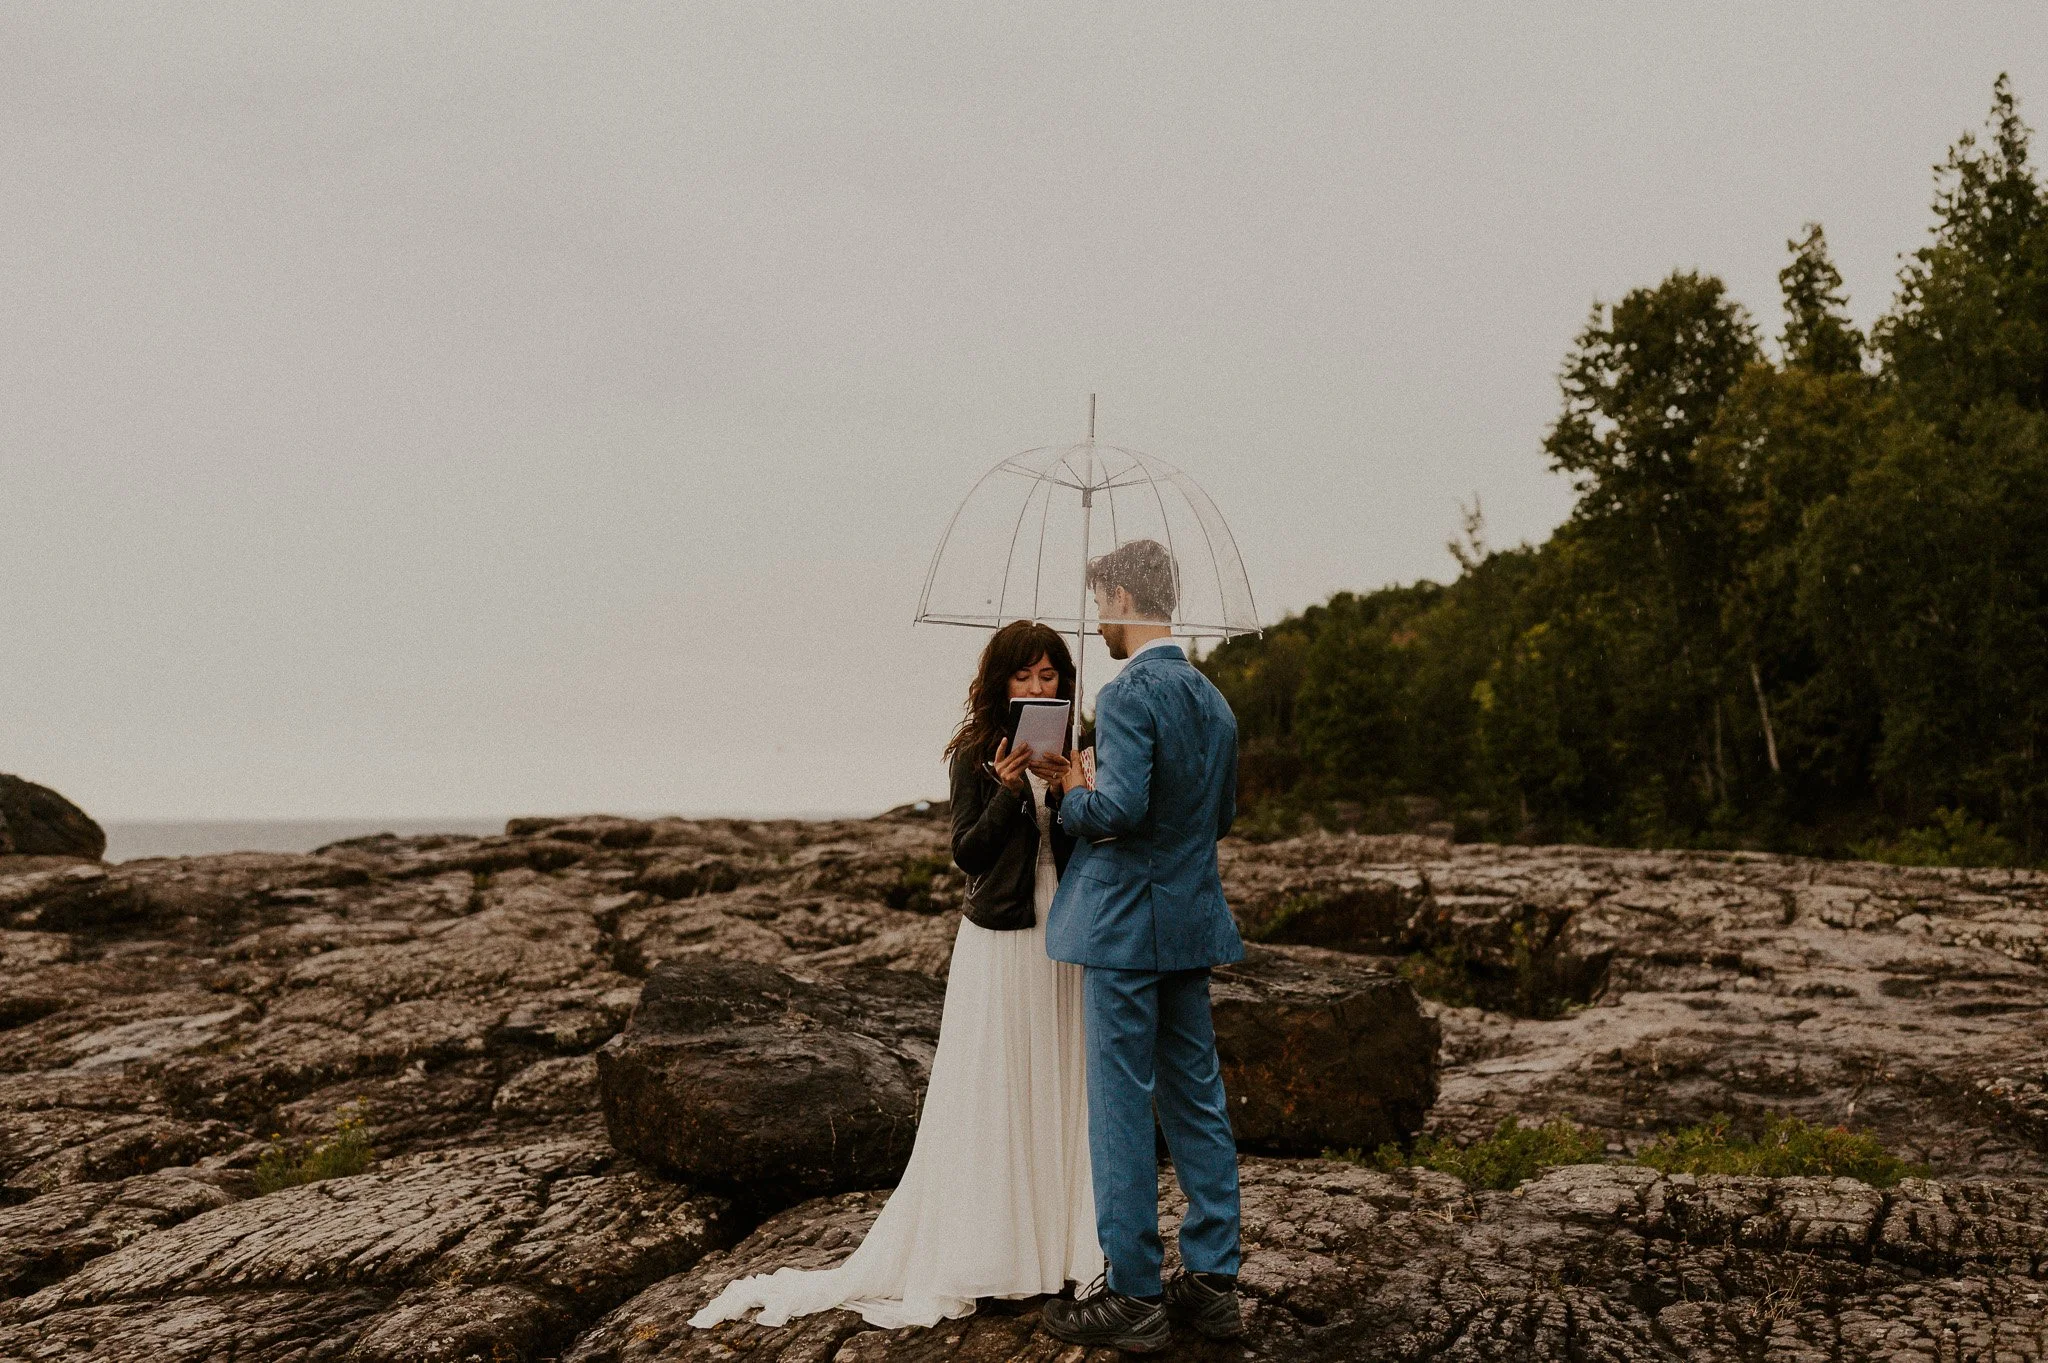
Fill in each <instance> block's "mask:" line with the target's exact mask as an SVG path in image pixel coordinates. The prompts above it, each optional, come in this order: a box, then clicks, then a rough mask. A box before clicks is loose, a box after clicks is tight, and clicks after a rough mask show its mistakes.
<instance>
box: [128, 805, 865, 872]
mask: <svg viewBox="0 0 2048 1363" xmlns="http://www.w3.org/2000/svg"><path fill="white" fill-rule="evenodd" d="M880 812H881V811H880V810H793V811H780V812H776V813H763V812H760V811H747V812H744V813H733V814H691V815H685V816H682V817H687V818H695V819H716V818H735V819H856V818H864V817H866V816H868V815H871V814H879V813H880ZM522 817H526V816H523V815H517V814H514V815H508V816H506V818H503V819H485V818H445V819H435V818H403V819H378V818H365V819H106V820H102V821H101V823H100V827H101V828H103V829H105V830H106V834H107V853H106V859H107V860H108V861H140V860H142V859H143V858H145V857H203V856H215V855H218V854H220V853H222V852H310V851H312V850H313V849H315V848H316V847H325V846H326V845H327V844H329V843H331V842H341V841H343V840H345V839H348V838H366V837H369V836H370V835H372V834H375V833H395V834H397V835H398V836H399V837H402V838H407V837H418V836H420V835H421V834H426V833H458V834H464V835H467V836H470V837H489V836H491V835H493V834H497V833H502V832H504V831H505V824H506V822H507V819H512V818H522ZM563 817H575V816H573V815H565V816H563ZM624 817H627V818H642V819H654V818H666V817H671V816H668V815H660V814H632V815H626V816H624Z"/></svg>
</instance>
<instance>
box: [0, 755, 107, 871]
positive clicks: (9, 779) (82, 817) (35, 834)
mask: <svg viewBox="0 0 2048 1363" xmlns="http://www.w3.org/2000/svg"><path fill="white" fill-rule="evenodd" d="M106 852H107V835H106V832H105V831H104V830H103V829H101V827H100V826H99V825H98V824H96V823H94V822H93V821H92V818H91V816H90V815H88V814H87V813H86V812H85V811H84V810H82V809H80V808H79V807H78V806H77V805H75V804H72V803H71V801H69V800H67V799H65V798H64V797H63V796H62V795H59V794H58V793H57V792H56V791H54V790H51V789H50V788H49V787H48V786H39V785H37V784H36V783H35V782H33V781H24V780H22V779H21V778H20V777H19V776H8V775H6V774H5V773H0V857H5V856H17V857H85V858H87V859H89V860H92V861H98V860H99V859H100V858H101V857H103V856H105V855H106Z"/></svg>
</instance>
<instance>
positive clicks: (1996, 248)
mask: <svg viewBox="0 0 2048 1363" xmlns="http://www.w3.org/2000/svg"><path fill="white" fill-rule="evenodd" d="M1988 128H1989V134H1990V141H1989V145H1982V144H1980V143H1979V142H1978V140H1977V139H1976V138H1975V137H1974V136H1972V135H1970V134H1968V133H1965V134H1964V135H1963V137H1962V138H1961V139H1960V140H1959V141H1958V142H1957V143H1956V145H1955V147H1954V148H1953V149H1951V151H1950V152H1949V155H1948V159H1947V160H1946V161H1945V162H1943V164H1942V165H1941V166H1939V167H1937V168H1936V172H1935V174H1936V186H1937V192H1936V197H1935V204H1934V211H1935V224H1934V231H1933V237H1934V239H1933V241H1931V242H1930V243H1929V244H1927V245H1926V246H1923V247H1921V248H1920V249H1919V250H1917V251H1915V252H1914V253H1913V259H1912V261H1911V263H1909V264H1908V265H1907V266H1906V268H1905V270H1904V271H1902V272H1901V274H1900V276H1899V295H1898V299H1897V301H1896V303H1895V304H1894V305H1893V307H1892V309H1891V311H1890V312H1889V313H1888V314H1887V315H1886V316H1885V317H1884V319H1883V320H1882V321H1880V322H1879V323H1878V326H1877V328H1876V336H1875V339H1876V342H1877V345H1878V348H1879V350H1880V351H1881V352H1882V355H1883V358H1884V361H1885V368H1886V371H1887V373H1888V375H1889V377H1890V378H1891V379H1892V381H1893V382H1895V383H1896V384H1897V385H1898V386H1899V388H1900V389H1901V391H1902V392H1903V393H1904V394H1905V396H1906V398H1907V400H1908V402H1909V404H1910V405H1911V406H1912V407H1913V408H1914V409H1915V410H1916V411H1918V412H1920V413H1921V414H1922V415H1923V416H1925V417H1926V418H1927V419H1929V420H1931V421H1933V422H1935V423H1936V424H1937V425H1939V426H1940V427H1941V428H1942V429H1943V430H1945V431H1947V432H1948V433H1950V434H1951V435H1953V434H1955V433H1957V432H1959V431H1960V430H1961V429H1962V425H1963V423H1964V421H1965V420H1966V418H1967V417H1968V415H1969V413H1970V411H1971V409H1972V408H1974V407H1976V406H1977V405H1978V404H1979V403H1982V402H1985V401H1988V400H1991V399H1993V398H1996V397H2000V396H2004V397H2009V398H2011V399H2013V400H2014V401H2016V402H2017V403H2019V405H2020V406H2022V407H2025V408H2027V409H2029V410H2031V411H2037V412H2038V411H2043V410H2048V205H2044V203H2043V198H2042V191H2041V186H2040V184H2039V182H2038V181H2036V180H2035V178H2034V174H2033V171H2032V169H2031V167H2030V166H2029V165H2028V163H2027V152H2028V129H2027V126H2026V124H2025V123H2023V122H2021V121H2020V116H2019V102H2018V100H2017V99H2015V98H2014V96H2013V93H2012V85H2011V82H2010V81H2009V80H2008V79H2007V78H2006V77H2004V76H2000V77H1999V78H1998V82H1997V84H1996V85H1995V86H1994V87H1993V92H1992V102H1991V115H1990V119H1989V120H1988Z"/></svg>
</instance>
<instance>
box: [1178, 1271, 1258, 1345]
mask: <svg viewBox="0 0 2048 1363" xmlns="http://www.w3.org/2000/svg"><path fill="white" fill-rule="evenodd" d="M1166 1311H1167V1314H1168V1315H1170V1316H1172V1317H1173V1319H1175V1320H1177V1321H1180V1322H1182V1323H1184V1324H1187V1325H1192V1326H1194V1327H1195V1329H1196V1330H1197V1331H1199V1332H1200V1333H1201V1334H1203V1335H1206V1336H1208V1337H1209V1338H1210V1339H1235V1338H1237V1336H1239V1335H1241V1334H1243V1333H1244V1313H1243V1312H1242V1311H1240V1310H1239V1309H1238V1304H1237V1279H1235V1278H1226V1277H1224V1276H1222V1275H1221V1274H1217V1273H1187V1272H1181V1273H1176V1274H1174V1275H1173V1281H1172V1282H1170V1283H1168V1284H1167V1285H1166Z"/></svg>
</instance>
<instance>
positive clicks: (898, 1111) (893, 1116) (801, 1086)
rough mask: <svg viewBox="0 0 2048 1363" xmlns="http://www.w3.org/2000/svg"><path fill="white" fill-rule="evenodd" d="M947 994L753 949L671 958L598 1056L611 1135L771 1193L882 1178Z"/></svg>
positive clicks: (807, 1192)
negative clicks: (794, 963) (817, 970)
mask: <svg viewBox="0 0 2048 1363" xmlns="http://www.w3.org/2000/svg"><path fill="white" fill-rule="evenodd" d="M944 996H945V991H944V990H943V988H942V987H941V986H939V985H938V984H937V983H936V982H934V981H931V980H927V979H923V978H921V977H918V976H915V975H909V974H905V973H902V972H895V971H879V970H869V971H858V972H849V973H848V974H846V975H845V976H841V977H835V978H833V979H830V980H819V981H810V980H803V979H799V978H797V977H795V976H792V975H789V974H787V973H785V972H783V971H780V970H777V969H775V968H774V967H772V966H764V965H759V964H755V963H752V962H741V961H721V960H713V959H710V958H706V957H688V958H684V959H681V960H676V961H671V962H669V963H668V964H666V965H664V966H662V967H661V968H660V969H658V970H656V971H655V972H654V974H653V975H651V976H650V977H649V978H648V981H647V987H646V989H645V990H644V991H643V992H642V994H641V999H640V1010H639V1011H638V1012H637V1013H635V1014H634V1016H633V1021H632V1022H631V1023H630V1024H629V1025H628V1026H627V1028H626V1030H625V1031H624V1032H622V1033H620V1034H619V1035H618V1036H617V1037H615V1038H614V1039H613V1040H611V1041H610V1042H607V1043H606V1044H605V1046H604V1047H603V1049H601V1050H600V1051H599V1052H598V1055H597V1062H598V1085H599V1089H600V1091H601V1093H602V1095H603V1100H604V1114H605V1124H606V1127H607V1129H608V1130H609V1131H610V1133H611V1138H612V1142H613V1144H615V1145H616V1146H618V1148H619V1149H621V1150H625V1151H629V1152H631V1153H633V1154H635V1155H638V1156H640V1157H641V1158H643V1159H646V1160H648V1161H650V1162H653V1163H655V1164H658V1165H660V1166H662V1167H664V1168H667V1169H670V1170H673V1171H675V1172H676V1173H677V1174H678V1175H679V1176H681V1177H684V1178H686V1179H689V1180H691V1181H692V1182H696V1183H699V1184H701V1185H703V1186H709V1187H717V1188H720V1189H726V1190H732V1191H734V1192H736V1193H738V1194H739V1195H741V1196H744V1197H747V1198H748V1199H750V1200H760V1201H763V1202H767V1203H770V1204H773V1203H776V1202H780V1203H783V1204H785V1205H786V1204H787V1203H788V1202H790V1201H795V1200H798V1199H800V1198H802V1197H806V1196H811V1195H815V1194H817V1193H820V1192H831V1191H837V1190H840V1189H845V1188H857V1187H867V1186H873V1185H875V1184H880V1183H889V1182H893V1181H894V1180H895V1179H896V1177H897V1176H898V1175H900V1174H901V1173H902V1172H903V1166H904V1163H905V1162H906V1161H907V1160H908V1159H909V1158H910V1146H911V1141H912V1139H913V1138H914V1137H915V1135H916V1131H917V1113H918V1105H919V1102H920V1101H921V1099H922V1096H923V1092H924V1085H925V1081H926V1079H927V1078H928V1077H929V1075H930V1071H931V1058H932V1052H933V1049H934V1047H935V1045H936V1043H937V1040H938V1033H939V1013H940V1008H941V1005H942V1004H943V1002H944Z"/></svg>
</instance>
